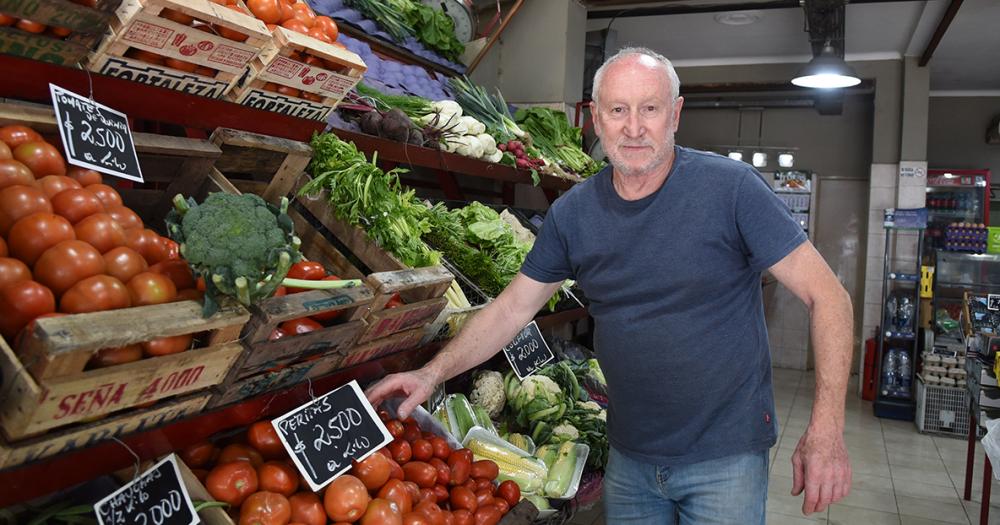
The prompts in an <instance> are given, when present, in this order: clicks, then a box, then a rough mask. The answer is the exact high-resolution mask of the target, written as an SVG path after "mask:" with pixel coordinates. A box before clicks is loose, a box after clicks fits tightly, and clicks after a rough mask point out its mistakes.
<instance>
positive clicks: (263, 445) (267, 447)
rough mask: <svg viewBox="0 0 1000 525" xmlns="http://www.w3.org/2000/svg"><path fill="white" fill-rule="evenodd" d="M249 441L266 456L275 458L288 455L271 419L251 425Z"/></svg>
mask: <svg viewBox="0 0 1000 525" xmlns="http://www.w3.org/2000/svg"><path fill="white" fill-rule="evenodd" d="M247 443H249V444H250V446H251V447H253V448H255V449H257V451H258V452H260V453H261V455H263V456H264V457H265V458H269V459H275V458H281V457H284V456H287V455H288V453H287V452H286V451H285V446H284V445H282V444H281V439H280V438H278V433H277V432H276V431H275V430H274V425H272V424H271V422H270V421H258V422H256V423H254V424H252V425H250V428H248V429H247Z"/></svg>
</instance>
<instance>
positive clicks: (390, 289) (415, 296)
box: [358, 266, 454, 344]
mask: <svg viewBox="0 0 1000 525" xmlns="http://www.w3.org/2000/svg"><path fill="white" fill-rule="evenodd" d="M453 280H454V276H453V275H452V274H451V273H449V272H448V270H445V269H444V268H443V267H441V266H431V267H428V268H415V269H412V270H397V271H394V272H377V273H373V274H371V275H369V276H368V279H367V282H368V285H369V286H370V287H371V288H372V289H373V290H375V301H374V303H373V305H372V311H371V313H370V314H369V315H368V318H367V319H366V321H367V322H368V328H367V329H366V330H365V332H364V333H363V334H361V337H359V338H358V343H359V344H361V343H367V342H370V341H373V340H375V339H379V338H382V337H386V336H389V335H392V334H395V333H399V332H403V331H406V330H410V329H412V328H419V327H423V326H426V325H428V324H430V323H431V322H432V321H434V320H435V319H437V317H438V315H439V314H440V313H441V311H443V310H444V308H445V306H447V305H448V299H446V298H444V297H443V296H444V294H445V292H447V291H448V287H449V286H451V282H452V281H453ZM397 293H398V294H400V297H402V298H403V300H404V301H405V302H406V303H407V304H404V305H403V306H398V307H396V308H390V309H387V308H385V305H386V303H387V302H388V301H389V299H390V298H391V297H392V296H393V294H397Z"/></svg>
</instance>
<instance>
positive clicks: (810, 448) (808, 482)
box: [792, 426, 851, 515]
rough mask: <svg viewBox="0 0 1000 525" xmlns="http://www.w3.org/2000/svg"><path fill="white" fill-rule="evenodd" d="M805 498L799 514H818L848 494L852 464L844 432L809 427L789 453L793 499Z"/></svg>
mask: <svg viewBox="0 0 1000 525" xmlns="http://www.w3.org/2000/svg"><path fill="white" fill-rule="evenodd" d="M803 489H805V492H806V495H805V498H804V500H803V502H802V514H805V515H809V514H812V513H813V512H820V511H822V510H824V509H826V508H827V507H828V506H830V504H832V503H836V502H838V501H840V500H842V499H844V497H846V496H847V494H848V493H849V492H850V491H851V461H850V459H848V457H847V448H845V447H844V436H843V433H841V432H837V431H823V430H817V429H815V428H813V427H812V426H810V427H809V428H808V429H807V430H806V433H805V434H803V435H802V439H800V440H799V444H798V446H797V447H795V453H794V454H792V496H798V495H799V494H802V490H803Z"/></svg>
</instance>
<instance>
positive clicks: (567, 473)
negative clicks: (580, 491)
mask: <svg viewBox="0 0 1000 525" xmlns="http://www.w3.org/2000/svg"><path fill="white" fill-rule="evenodd" d="M575 470H576V443H573V442H572V441H566V442H564V443H563V444H561V445H559V452H558V454H557V456H556V458H555V461H554V462H553V464H552V467H551V468H549V473H548V476H547V478H546V481H545V495H546V496H548V497H550V498H562V497H566V496H568V495H567V494H566V491H567V490H569V484H570V482H572V481H573V474H574V471H575Z"/></svg>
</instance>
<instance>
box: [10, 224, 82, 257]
mask: <svg viewBox="0 0 1000 525" xmlns="http://www.w3.org/2000/svg"><path fill="white" fill-rule="evenodd" d="M75 238H76V233H74V232H73V225H72V224H70V223H69V221H67V220H66V219H64V218H62V217H60V216H58V215H55V214H52V213H45V212H39V213H32V214H31V215H28V216H27V217H23V218H21V219H20V220H18V221H17V222H16V223H14V226H13V227H11V229H10V233H9V234H8V235H7V247H8V249H9V250H10V254H11V255H13V256H14V257H17V258H18V259H21V260H22V261H24V262H25V264H27V265H29V266H31V265H34V264H35V261H37V260H38V258H39V257H41V255H42V254H43V253H45V250H48V249H49V248H51V247H53V246H55V245H57V244H59V243H60V242H62V241H69V240H73V239H75Z"/></svg>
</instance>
